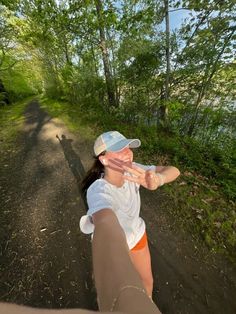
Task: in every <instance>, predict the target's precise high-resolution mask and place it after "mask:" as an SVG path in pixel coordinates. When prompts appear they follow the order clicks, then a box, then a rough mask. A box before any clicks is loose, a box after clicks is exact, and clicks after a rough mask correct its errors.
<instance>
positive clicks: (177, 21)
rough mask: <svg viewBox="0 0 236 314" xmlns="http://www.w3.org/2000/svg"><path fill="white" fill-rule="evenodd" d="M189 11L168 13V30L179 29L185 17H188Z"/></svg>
mask: <svg viewBox="0 0 236 314" xmlns="http://www.w3.org/2000/svg"><path fill="white" fill-rule="evenodd" d="M189 13H190V11H189V10H178V11H174V12H170V28H171V29H172V30H173V29H175V28H179V27H180V26H181V24H182V22H183V21H184V19H185V18H186V17H188V16H189Z"/></svg>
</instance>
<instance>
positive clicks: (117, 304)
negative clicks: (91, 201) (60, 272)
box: [92, 209, 160, 314]
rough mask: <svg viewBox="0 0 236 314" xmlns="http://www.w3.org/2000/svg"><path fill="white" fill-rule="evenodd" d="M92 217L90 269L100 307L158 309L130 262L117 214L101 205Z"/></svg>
mask: <svg viewBox="0 0 236 314" xmlns="http://www.w3.org/2000/svg"><path fill="white" fill-rule="evenodd" d="M98 214H99V215H100V217H99V215H98ZM93 220H94V224H95V231H94V237H93V243H92V250H93V269H94V275H95V285H96V289H97V294H98V299H99V308H100V310H102V311H109V310H111V309H113V310H116V311H123V312H125V313H150V314H151V313H153V314H154V313H160V312H159V310H158V308H157V307H156V306H155V305H154V304H153V303H152V302H151V301H150V299H149V297H148V296H147V294H146V292H145V290H144V287H143V284H142V281H141V278H140V276H139V275H138V273H137V271H136V270H135V268H134V266H133V264H132V262H131V259H130V256H129V248H128V246H127V242H126V237H125V234H124V231H123V230H122V228H121V226H120V224H119V221H118V219H117V217H116V215H115V214H114V213H113V212H112V210H109V209H104V210H102V211H100V212H98V213H97V214H96V216H95V215H93Z"/></svg>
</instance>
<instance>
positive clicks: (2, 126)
mask: <svg viewBox="0 0 236 314" xmlns="http://www.w3.org/2000/svg"><path fill="white" fill-rule="evenodd" d="M31 99H32V97H30V98H27V99H25V100H23V101H19V102H16V103H14V104H12V105H8V106H2V107H0V159H3V158H4V156H5V155H8V154H9V152H14V146H15V139H16V137H17V134H18V132H19V130H20V129H21V127H22V125H23V123H24V116H23V112H24V110H25V107H26V105H27V104H28V103H29V101H30V100H31Z"/></svg>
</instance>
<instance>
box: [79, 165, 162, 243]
mask: <svg viewBox="0 0 236 314" xmlns="http://www.w3.org/2000/svg"><path fill="white" fill-rule="evenodd" d="M134 164H136V165H137V166H140V167H141V168H143V169H144V170H155V169H156V167H155V166H144V165H141V164H137V163H134ZM87 203H88V207H89V210H88V212H87V215H86V216H83V217H82V218H81V221H80V227H81V231H82V232H84V226H83V224H84V223H85V224H91V223H92V222H91V219H89V217H88V216H90V217H91V216H92V215H93V214H94V213H96V212H98V211H99V210H101V209H103V208H110V209H112V210H113V211H114V212H115V214H116V216H117V218H118V220H119V223H120V225H121V227H122V228H123V230H124V232H125V235H126V239H127V243H128V246H129V248H130V249H132V248H133V247H134V246H135V245H136V244H137V243H138V241H139V240H140V239H141V238H142V236H143V234H144V232H145V222H144V221H143V219H142V218H141V217H140V216H139V213H140V194H139V184H137V183H135V182H130V181H125V182H124V184H123V186H122V187H117V186H115V185H113V184H111V183H109V182H108V181H106V180H105V179H103V178H101V179H97V180H96V181H94V182H93V183H92V184H91V185H90V187H89V188H88V190H87ZM93 229H94V227H93V226H91V228H90V230H89V231H85V233H92V232H93Z"/></svg>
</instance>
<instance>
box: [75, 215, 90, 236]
mask: <svg viewBox="0 0 236 314" xmlns="http://www.w3.org/2000/svg"><path fill="white" fill-rule="evenodd" d="M79 226H80V230H81V231H82V232H83V233H85V234H90V233H93V231H94V224H93V223H92V221H91V217H90V216H88V215H84V216H82V217H81V218H80V222H79Z"/></svg>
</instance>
